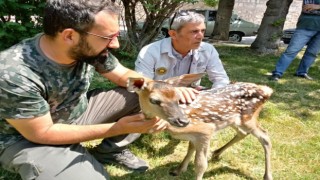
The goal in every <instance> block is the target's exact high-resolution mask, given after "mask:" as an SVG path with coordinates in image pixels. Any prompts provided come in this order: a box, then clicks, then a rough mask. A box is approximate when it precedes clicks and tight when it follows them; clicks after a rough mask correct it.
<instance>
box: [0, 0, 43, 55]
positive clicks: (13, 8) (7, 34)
mask: <svg viewBox="0 0 320 180" xmlns="http://www.w3.org/2000/svg"><path fill="white" fill-rule="evenodd" d="M45 2H46V1H45V0H32V1H30V0H29V1H28V0H2V1H0V39H1V44H0V50H4V49H6V48H8V47H10V46H12V45H14V44H16V43H18V42H19V41H21V40H23V39H25V38H28V37H32V36H34V35H35V34H37V33H39V32H41V31H42V18H43V17H42V12H43V8H44V5H45Z"/></svg>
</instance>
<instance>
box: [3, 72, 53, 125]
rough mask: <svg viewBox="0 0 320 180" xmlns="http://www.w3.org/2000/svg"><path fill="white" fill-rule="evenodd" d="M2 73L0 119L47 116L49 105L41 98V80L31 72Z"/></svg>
mask: <svg viewBox="0 0 320 180" xmlns="http://www.w3.org/2000/svg"><path fill="white" fill-rule="evenodd" d="M1 71H2V72H0V117H1V118H5V119H9V118H10V119H21V118H33V117H38V116H41V115H44V114H46V113H47V112H48V111H49V105H48V103H47V102H46V101H45V99H44V98H43V97H42V96H41V92H43V91H42V90H41V84H40V83H39V82H40V81H39V79H38V78H36V77H35V76H33V75H32V74H31V73H30V72H29V73H27V72H25V71H18V72H14V71H11V70H3V69H2V70H1Z"/></svg>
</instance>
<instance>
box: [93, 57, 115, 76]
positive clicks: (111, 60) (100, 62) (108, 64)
mask: <svg viewBox="0 0 320 180" xmlns="http://www.w3.org/2000/svg"><path fill="white" fill-rule="evenodd" d="M118 63H119V61H118V59H117V58H116V57H115V56H113V55H112V54H111V53H109V54H108V57H107V58H103V59H97V60H96V61H94V62H93V63H92V65H93V66H94V67H95V70H96V71H97V72H99V73H108V72H110V71H112V70H113V69H114V68H116V67H117V65H118Z"/></svg>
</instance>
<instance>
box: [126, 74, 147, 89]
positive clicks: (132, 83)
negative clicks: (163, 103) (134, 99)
mask: <svg viewBox="0 0 320 180" xmlns="http://www.w3.org/2000/svg"><path fill="white" fill-rule="evenodd" d="M144 87H145V81H144V79H143V78H132V77H129V78H128V81H127V90H128V91H129V92H138V91H140V90H143V88H144Z"/></svg>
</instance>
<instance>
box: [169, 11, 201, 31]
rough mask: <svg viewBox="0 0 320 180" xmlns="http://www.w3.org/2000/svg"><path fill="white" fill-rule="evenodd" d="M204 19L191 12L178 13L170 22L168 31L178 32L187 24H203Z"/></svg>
mask: <svg viewBox="0 0 320 180" xmlns="http://www.w3.org/2000/svg"><path fill="white" fill-rule="evenodd" d="M204 20H205V17H204V16H203V15H202V14H199V13H196V12H193V11H178V12H176V13H175V15H174V16H173V18H172V19H171V21H170V27H169V28H170V29H173V30H176V31H179V30H180V29H181V28H183V26H184V25H185V24H187V23H203V22H204Z"/></svg>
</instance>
